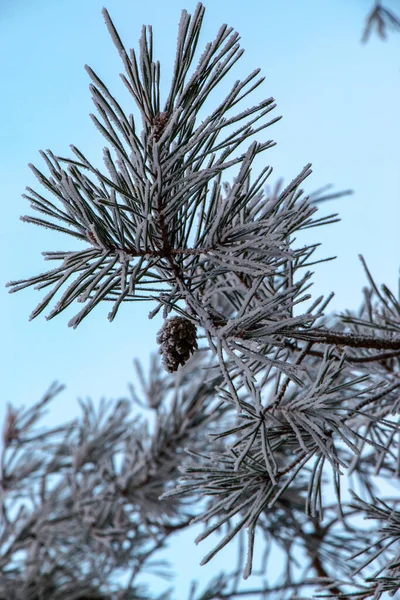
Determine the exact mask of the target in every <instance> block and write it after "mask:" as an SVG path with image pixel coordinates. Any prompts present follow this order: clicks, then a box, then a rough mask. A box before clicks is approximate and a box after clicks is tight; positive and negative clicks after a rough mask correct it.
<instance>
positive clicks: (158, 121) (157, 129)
mask: <svg viewBox="0 0 400 600" xmlns="http://www.w3.org/2000/svg"><path fill="white" fill-rule="evenodd" d="M168 119H169V113H168V112H162V113H157V114H156V116H155V117H154V120H153V135H154V139H155V140H156V142H158V140H159V139H160V137H161V136H162V134H163V133H164V129H165V128H166V126H167V123H168Z"/></svg>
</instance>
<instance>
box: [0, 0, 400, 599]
mask: <svg viewBox="0 0 400 600" xmlns="http://www.w3.org/2000/svg"><path fill="white" fill-rule="evenodd" d="M204 11H205V9H204V6H203V5H202V4H198V6H197V8H196V10H195V12H194V14H193V15H192V16H190V15H189V14H188V13H187V12H186V11H183V12H182V17H181V20H180V24H179V33H178V41H177V52H176V59H175V65H174V71H173V77H172V81H171V86H170V90H169V93H168V95H167V98H166V99H165V101H162V99H161V92H160V64H159V62H157V61H155V60H154V58H153V34H152V29H151V27H148V28H147V27H143V30H142V35H141V38H140V49H139V53H138V54H137V53H136V52H135V51H134V50H130V51H128V50H126V49H125V47H124V45H123V42H122V40H121V39H120V37H119V35H118V32H117V30H116V28H115V26H114V24H113V22H112V20H111V18H110V16H109V14H108V12H107V10H105V9H104V10H103V14H104V18H105V21H106V25H107V27H108V30H109V32H110V34H111V36H112V39H113V41H114V44H115V46H116V48H117V50H118V52H119V54H120V57H121V60H122V62H123V64H124V68H125V74H123V75H121V77H122V80H123V82H124V84H125V85H126V87H127V89H128V91H129V92H130V94H131V96H132V98H133V100H134V102H135V104H136V109H137V114H136V115H131V114H130V115H126V114H125V112H124V111H123V109H122V107H121V106H120V104H119V103H118V102H117V100H116V99H115V98H114V96H113V95H112V94H111V92H110V91H109V90H108V88H107V86H106V85H105V83H103V82H102V81H101V80H100V78H99V77H98V76H97V75H96V74H95V73H94V71H93V70H92V69H91V68H90V67H86V69H87V72H88V74H89V76H90V77H91V80H92V82H93V83H92V85H91V92H92V97H93V102H94V104H95V106H96V109H97V113H98V114H97V116H95V115H91V116H92V119H93V121H94V123H95V125H96V127H97V128H98V129H99V131H100V132H101V133H102V134H103V135H104V137H105V138H106V140H107V143H108V145H109V147H107V148H105V149H104V164H105V168H104V169H103V170H99V169H98V168H96V167H95V166H94V165H92V164H91V162H90V161H89V160H88V159H87V158H86V157H85V156H84V155H83V153H82V152H81V151H79V150H78V149H77V148H76V147H74V146H71V148H72V151H73V154H74V158H65V157H60V156H55V155H54V154H53V153H52V152H51V151H49V150H48V151H47V152H46V153H42V156H43V158H44V160H45V162H46V164H47V168H48V171H49V175H45V174H44V173H42V172H41V171H40V170H39V169H38V168H37V167H35V166H33V165H32V169H33V171H34V173H35V175H36V176H37V178H38V180H39V183H40V184H41V186H42V187H44V188H45V189H46V195H42V193H41V192H40V191H35V190H33V189H30V188H28V193H27V194H26V198H27V199H28V200H29V201H30V202H31V207H32V208H33V209H34V210H35V211H36V212H38V213H41V214H40V215H39V216H25V217H22V219H23V220H25V221H27V222H30V223H35V224H37V225H40V226H43V227H47V228H52V229H55V230H57V231H60V232H62V233H64V234H68V235H71V236H74V237H75V238H77V239H78V240H80V241H81V242H83V244H84V247H83V249H81V250H79V251H76V250H75V251H64V252H45V253H44V256H45V258H46V260H50V261H58V263H59V264H58V266H57V267H55V268H53V269H51V270H49V271H47V272H45V273H41V274H39V275H36V276H34V277H30V278H28V279H24V280H19V281H14V282H11V283H10V284H8V285H9V286H10V287H11V291H12V292H15V291H18V290H21V289H24V288H26V287H27V286H32V285H33V286H35V287H36V288H37V289H39V290H41V289H45V290H46V289H50V291H48V292H47V294H46V295H45V297H44V298H43V299H42V300H41V302H40V304H39V305H38V306H37V308H36V309H35V310H34V311H33V313H32V315H31V318H36V317H37V316H38V315H40V314H41V313H42V311H44V310H45V309H46V308H47V307H48V306H49V305H50V303H52V302H53V303H54V302H55V303H54V304H53V307H52V309H51V310H50V312H49V314H48V316H47V318H48V319H51V318H53V317H55V316H56V315H58V314H60V313H61V312H62V311H63V310H65V309H66V308H67V307H69V306H70V305H75V303H76V302H79V303H82V304H83V308H82V309H81V310H80V311H79V312H78V313H77V314H76V316H75V317H73V318H72V319H71V321H70V325H71V326H72V327H77V326H78V325H79V323H81V322H82V320H83V319H84V318H87V317H88V315H89V313H90V312H91V311H92V310H93V309H95V307H96V306H97V305H99V304H100V303H101V302H103V301H108V302H111V303H112V307H111V310H110V313H109V319H110V320H113V319H114V318H115V316H116V314H117V312H118V311H119V309H120V308H121V305H122V304H123V303H124V302H132V301H148V302H152V303H153V305H154V304H155V307H154V308H153V309H152V310H151V312H150V313H149V317H150V318H153V317H154V316H155V315H156V314H157V313H158V312H159V311H160V309H161V308H162V309H163V313H162V314H163V318H164V325H163V327H162V329H161V330H160V332H159V334H158V337H157V341H158V343H159V344H160V345H161V347H160V352H161V353H162V355H163V364H164V369H163V368H162V366H161V364H160V361H159V360H158V358H159V357H153V359H152V366H151V370H150V376H149V378H148V380H147V381H146V378H145V377H144V374H143V372H142V369H141V367H140V364H139V363H138V362H136V368H137V371H138V374H139V376H140V379H141V382H142V387H143V395H144V400H143V399H140V398H139V397H138V396H137V395H136V392H135V390H134V389H133V388H132V389H131V396H132V397H131V399H122V400H120V401H119V402H118V403H117V404H116V405H114V406H112V407H111V406H110V405H107V404H106V403H101V405H100V408H99V410H98V411H96V410H95V409H94V406H93V404H92V403H91V402H87V403H82V417H81V418H78V419H76V420H75V421H74V422H72V423H68V424H64V425H63V426H61V427H58V428H55V429H53V430H45V431H43V430H40V429H37V428H36V424H37V422H38V420H39V419H40V418H41V417H42V415H43V411H44V409H45V407H46V405H47V404H48V403H49V402H50V401H51V399H52V398H53V397H54V396H55V395H56V394H57V393H59V392H60V391H61V388H60V386H58V385H56V384H55V385H54V386H52V387H51V388H50V390H49V392H48V393H47V395H46V396H45V397H44V398H43V399H42V400H41V401H40V402H39V403H37V404H36V405H35V406H34V407H32V408H31V409H29V410H27V411H24V410H16V409H14V408H12V407H11V406H10V407H9V409H8V414H7V418H6V422H5V426H4V431H3V446H2V454H1V493H2V504H1V510H2V513H1V516H2V518H1V528H0V532H1V533H0V598H4V599H7V600H9V599H10V600H13V599H15V600H39V598H40V599H42V598H43V599H44V598H46V599H49V600H58V599H59V600H84V599H86V600H89V599H91V600H94V599H102V600H105V599H111V598H112V599H117V598H118V599H122V598H125V599H126V600H134V599H140V598H150V597H152V598H154V597H155V596H154V595H152V594H151V591H149V590H146V589H145V588H143V587H142V586H140V584H138V582H137V578H138V576H140V575H141V574H142V573H143V572H146V569H150V570H151V571H152V572H154V571H155V570H157V569H159V570H160V572H161V573H162V572H163V569H164V568H165V565H164V564H159V563H157V561H153V559H152V557H153V554H154V553H155V552H156V551H157V550H158V549H160V548H163V547H165V545H166V544H167V542H168V539H169V536H171V535H172V534H173V533H175V532H177V531H179V530H181V529H183V528H186V527H189V526H190V525H191V524H193V523H196V522H202V523H204V531H203V533H202V534H201V535H200V536H199V537H198V538H197V540H196V541H201V540H203V539H204V538H206V537H207V536H209V535H211V534H212V533H214V532H216V531H217V532H219V533H220V540H219V542H218V543H217V545H216V547H215V548H214V550H212V551H211V552H210V553H209V554H208V555H207V556H205V558H204V560H203V564H204V563H206V562H208V561H209V560H211V559H212V557H213V556H214V555H215V554H216V553H217V552H218V551H219V550H220V549H221V548H223V547H224V546H225V545H226V544H229V543H230V542H231V540H232V539H233V538H234V537H235V536H236V535H238V536H239V537H240V536H242V532H243V531H246V533H247V558H245V559H244V560H243V561H240V564H239V566H238V568H237V569H236V570H235V571H234V573H224V574H221V576H220V577H218V578H217V579H216V580H215V581H212V582H210V583H209V584H207V585H206V586H205V589H204V590H203V591H202V592H197V590H196V589H195V586H194V587H193V589H192V591H191V594H190V600H206V599H208V600H211V599H212V598H215V599H217V598H234V597H238V596H244V595H245V591H244V590H243V589H242V588H241V587H240V586H241V585H242V584H241V582H240V577H239V575H240V574H241V575H243V577H244V578H245V579H246V578H249V577H250V576H251V573H252V568H253V563H254V562H255V561H256V560H257V556H259V554H260V550H258V548H257V544H255V536H256V532H257V533H258V534H260V536H261V537H262V538H263V539H264V541H265V543H266V545H267V547H270V546H271V547H274V546H278V547H280V548H281V550H283V551H284V553H285V556H286V563H285V564H284V565H283V569H282V575H281V580H280V582H279V584H277V586H276V587H272V586H265V587H264V588H263V589H260V590H254V589H253V590H247V594H248V595H252V596H255V595H258V596H259V597H260V598H261V597H262V598H279V599H282V600H284V599H289V598H292V599H293V600H294V599H295V598H301V597H304V596H301V595H300V594H301V591H302V590H304V589H305V590H309V589H310V586H311V588H312V590H313V593H314V595H313V596H312V597H324V598H350V597H351V598H360V599H361V598H374V599H379V598H381V597H382V595H383V593H384V592H390V593H391V594H392V593H393V594H394V593H395V592H396V591H397V590H398V589H399V588H400V571H399V564H400V563H399V556H398V551H397V550H395V549H394V548H396V546H395V545H394V546H393V544H394V542H397V541H398V540H399V537H400V513H399V512H398V511H396V506H397V502H398V501H399V499H392V498H389V499H388V498H385V499H384V498H382V497H381V496H380V494H379V488H378V487H377V481H378V479H377V478H378V477H381V478H388V479H391V478H393V477H395V476H397V477H398V475H399V471H400V464H399V456H400V455H399V424H398V414H399V406H400V404H399V388H400V375H399V374H400V302H399V300H398V299H396V297H395V296H394V294H393V293H392V292H391V291H390V290H389V289H388V288H387V287H386V286H384V285H383V286H382V287H381V289H379V288H378V286H377V285H376V283H375V281H374V279H373V277H372V275H371V274H370V273H369V271H368V268H367V266H366V264H365V262H364V261H363V259H362V258H361V260H362V262H363V265H364V268H365V271H366V275H367V278H368V287H366V288H365V290H364V302H363V305H362V307H361V309H360V311H359V312H358V313H356V312H352V311H346V313H345V314H342V315H338V316H334V315H329V314H327V312H326V310H327V307H328V305H329V301H330V299H331V296H328V297H327V298H323V297H319V298H314V297H313V296H312V294H311V284H312V275H313V274H312V272H311V271H310V270H309V268H310V267H311V266H312V265H313V264H316V263H317V262H321V259H320V260H317V259H316V258H315V257H314V256H313V255H314V253H315V250H316V247H317V246H318V244H315V243H310V244H308V245H301V244H299V243H298V242H297V241H296V234H297V233H298V232H300V231H303V230H305V229H311V228H314V227H319V226H321V225H328V224H331V223H333V222H335V221H336V220H337V215H336V214H332V215H329V216H327V217H320V216H318V214H317V211H318V204H319V203H320V202H322V201H325V200H327V199H330V198H335V197H340V196H341V195H343V194H345V193H347V192H341V193H336V194H325V195H324V191H325V190H319V191H318V192H316V193H314V194H312V195H310V196H306V195H305V194H304V192H303V190H302V187H301V186H302V185H303V183H304V181H305V179H306V178H307V177H308V176H309V174H310V173H311V169H310V165H306V166H305V167H304V169H303V170H302V172H301V173H300V174H299V175H298V176H297V177H295V178H294V179H293V181H292V182H291V183H290V184H289V185H287V186H286V187H285V188H284V189H280V187H276V188H275V189H274V190H273V189H272V188H271V186H269V185H268V183H269V182H268V179H269V178H270V176H271V173H272V168H271V167H269V166H267V167H265V168H263V169H262V170H261V172H260V173H258V174H254V165H253V163H254V160H255V159H256V157H257V156H259V155H261V154H262V153H264V152H265V151H267V150H268V149H269V148H271V147H272V146H273V145H274V142H273V141H271V140H268V141H256V140H255V139H254V136H255V135H256V134H258V135H259V136H261V137H262V135H263V133H264V130H265V129H266V128H267V127H270V126H271V125H272V124H273V123H275V122H276V121H277V120H278V119H279V117H272V116H271V115H270V113H271V112H272V111H273V110H274V108H275V103H274V100H273V98H267V99H266V100H264V101H262V102H260V103H258V104H257V105H255V106H253V107H251V108H246V107H245V106H244V105H243V102H242V101H243V100H246V101H247V99H248V96H249V95H250V94H251V93H252V92H253V91H254V90H255V89H256V88H258V87H259V86H260V85H261V84H262V82H263V77H261V76H260V70H259V69H256V70H255V71H254V72H253V73H251V74H250V75H249V76H248V77H247V78H245V79H244V80H237V81H236V82H235V83H234V85H233V86H232V88H231V89H230V91H229V92H228V93H227V94H226V96H225V98H224V100H223V101H222V102H221V103H220V104H219V105H218V106H215V108H214V109H213V110H212V112H211V113H210V114H209V115H208V116H207V117H206V118H204V119H202V120H200V117H199V114H200V112H201V110H202V108H203V106H204V104H205V103H206V101H209V100H210V95H211V94H212V92H213V91H214V89H215V88H216V87H217V86H219V85H220V83H221V81H224V79H223V78H224V77H225V75H226V74H227V73H228V72H229V71H230V70H231V69H232V68H233V67H234V65H235V63H236V62H237V61H238V60H239V58H240V57H241V55H242V53H243V50H242V49H241V47H240V44H239V35H238V34H237V33H236V32H235V31H233V29H232V28H231V27H228V26H227V25H223V26H222V27H221V28H220V29H219V31H218V33H217V35H216V37H215V40H214V41H213V42H211V43H208V44H207V45H206V47H205V48H204V50H203V51H202V53H201V55H200V57H199V59H198V61H197V66H194V64H195V56H196V51H197V46H198V42H199V35H200V31H201V26H202V22H203V17H204ZM211 99H212V95H211ZM140 119H141V122H140ZM225 172H226V174H229V175H230V176H231V183H229V182H227V181H225V180H223V175H224V173H225ZM57 295H58V296H57ZM56 298H58V299H57V300H56ZM200 340H201V343H200ZM132 403H136V404H138V405H140V406H141V407H142V408H147V409H148V410H150V411H153V413H154V416H155V425H154V427H153V428H152V429H150V427H149V424H148V423H147V422H146V420H145V419H144V417H142V416H134V417H133V416H132V415H131V410H132ZM110 408H111V409H112V410H110ZM347 475H352V477H353V482H354V481H356V482H357V485H358V486H359V489H361V490H362V491H363V494H362V496H360V495H357V494H356V493H355V492H354V490H353V489H352V490H351V493H352V498H351V499H350V501H348V500H345V499H344V498H343V491H342V486H343V484H344V482H348V479H347V478H346V477H347ZM350 485H351V486H352V485H353V484H352V483H351V482H350ZM329 486H332V487H331V488H330V487H329ZM329 489H332V490H333V492H334V502H332V501H331V500H330V501H327V496H326V494H325V495H324V491H327V490H329ZM360 516H361V517H362V516H364V517H366V518H369V519H374V520H375V522H376V523H375V526H374V527H372V528H371V529H368V530H367V529H365V528H364V526H363V523H362V522H361V523H360V520H358V521H357V519H356V521H355V522H353V520H352V519H354V518H355V517H360ZM240 539H242V538H241V537H240ZM299 552H301V553H302V555H303V563H302V564H303V566H304V571H303V574H302V576H301V577H300V578H299V577H298V576H297V575H296V574H295V570H294V566H295V564H296V560H297V557H298V553H299ZM377 565H378V566H377ZM121 572H124V573H125V574H128V575H129V581H128V582H127V584H126V585H125V587H123V586H122V585H119V584H118V585H117V584H116V583H115V580H116V577H117V576H118V575H120V574H121ZM310 572H311V577H307V575H308V574H309V573H310ZM172 597H174V596H173V591H171V592H169V591H167V592H166V593H165V594H163V595H162V596H160V597H159V600H161V598H165V599H167V598H172ZM307 597H309V596H307Z"/></svg>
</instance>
